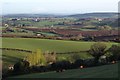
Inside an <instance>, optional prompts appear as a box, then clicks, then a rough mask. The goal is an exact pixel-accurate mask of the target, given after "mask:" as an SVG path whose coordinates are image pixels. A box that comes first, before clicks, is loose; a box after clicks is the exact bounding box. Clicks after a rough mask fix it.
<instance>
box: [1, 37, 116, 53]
mask: <svg viewBox="0 0 120 80" xmlns="http://www.w3.org/2000/svg"><path fill="white" fill-rule="evenodd" d="M94 43H95V42H83V41H65V40H49V39H32V38H31V39H30V38H3V39H2V47H3V48H17V49H26V50H32V51H35V50H36V49H41V50H42V51H43V52H44V51H55V52H59V53H60V52H77V51H87V50H89V48H90V46H91V45H92V44H94ZM105 44H106V45H107V46H108V48H109V47H110V46H111V45H112V44H117V43H113V42H105Z"/></svg>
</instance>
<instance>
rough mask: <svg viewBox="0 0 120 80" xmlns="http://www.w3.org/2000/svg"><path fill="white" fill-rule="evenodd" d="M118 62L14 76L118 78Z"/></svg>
mask: <svg viewBox="0 0 120 80" xmlns="http://www.w3.org/2000/svg"><path fill="white" fill-rule="evenodd" d="M117 77H118V64H112V65H103V66H98V67H92V68H84V69H73V70H66V71H65V72H61V73H56V72H45V73H32V74H27V75H19V76H15V77H13V78H117Z"/></svg>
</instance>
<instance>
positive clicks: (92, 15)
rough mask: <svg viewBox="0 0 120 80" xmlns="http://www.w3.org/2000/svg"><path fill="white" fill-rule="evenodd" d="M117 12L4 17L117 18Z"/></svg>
mask: <svg viewBox="0 0 120 80" xmlns="http://www.w3.org/2000/svg"><path fill="white" fill-rule="evenodd" d="M117 15H118V13H85V14H73V15H58V14H8V15H3V16H4V17H12V18H18V17H20V18H21V17H26V18H28V17H74V18H95V17H96V18H117Z"/></svg>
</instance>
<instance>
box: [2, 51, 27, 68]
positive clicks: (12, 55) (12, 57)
mask: <svg viewBox="0 0 120 80" xmlns="http://www.w3.org/2000/svg"><path fill="white" fill-rule="evenodd" d="M27 54H28V53H26V52H21V51H12V50H3V51H2V61H3V65H2V66H3V69H7V68H8V66H9V65H14V64H15V63H16V62H18V61H20V60H21V59H24V58H25V56H27Z"/></svg>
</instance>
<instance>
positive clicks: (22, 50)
mask: <svg viewBox="0 0 120 80" xmlns="http://www.w3.org/2000/svg"><path fill="white" fill-rule="evenodd" d="M0 49H1V50H12V51H21V52H28V53H32V52H33V51H30V50H24V49H13V48H0ZM81 52H88V51H76V52H75V51H74V52H64V53H56V54H73V53H81Z"/></svg>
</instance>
